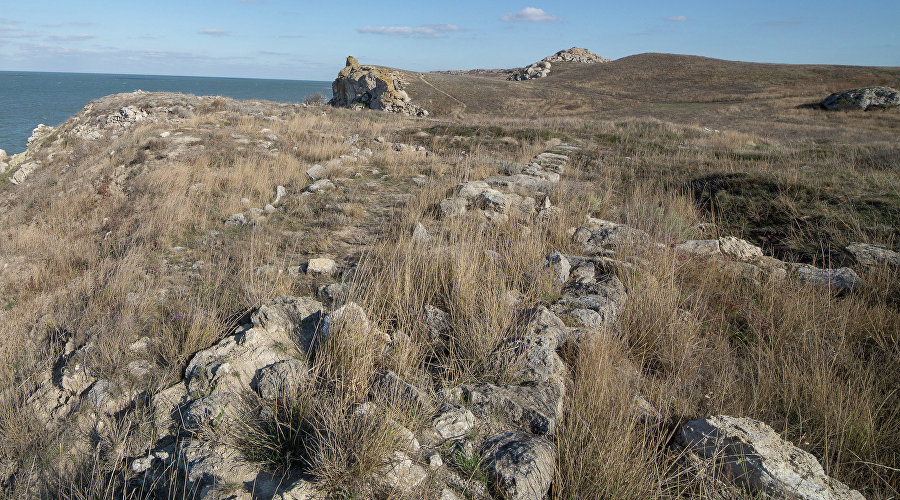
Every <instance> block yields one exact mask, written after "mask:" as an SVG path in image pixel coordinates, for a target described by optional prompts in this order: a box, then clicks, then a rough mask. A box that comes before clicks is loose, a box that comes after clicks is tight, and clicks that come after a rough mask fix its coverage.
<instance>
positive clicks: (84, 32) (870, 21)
mask: <svg viewBox="0 0 900 500" xmlns="http://www.w3.org/2000/svg"><path fill="white" fill-rule="evenodd" d="M898 18H900V0H881V1H868V0H860V1H857V2H854V3H852V4H849V3H847V2H846V1H845V0H842V1H836V0H820V1H806V0H758V1H754V2H747V1H742V2H732V1H727V0H726V1H721V0H719V1H684V2H678V1H662V0H653V1H641V0H631V1H621V0H616V1H605V0H593V1H590V0H581V1H574V0H554V1H537V0H524V1H490V0H481V1H476V0H456V1H453V0H450V1H446V0H445V1H439V2H435V1H426V0H420V1H415V2H407V1H382V2H373V1H357V0H342V1H340V2H338V3H335V2H333V1H321V0H320V1H316V2H307V1H292V0H177V1H170V0H118V1H116V0H106V1H100V0H28V1H22V0H0V71H60V72H84V73H128V74H152V75H190V76H225V77H248V78H284V79H294V80H297V79H299V80H331V79H333V78H334V77H335V75H336V74H337V72H338V71H339V70H340V69H341V68H342V67H343V65H344V60H345V58H346V56H347V55H353V56H356V57H357V58H358V59H359V60H360V62H362V63H363V64H378V65H385V66H392V67H397V68H403V69H408V70H414V71H430V70H441V69H473V68H510V67H519V66H524V65H527V64H530V63H532V62H535V61H538V60H540V59H542V58H544V57H545V56H548V55H550V54H553V53H554V52H556V51H558V50H561V49H566V48H569V47H572V46H579V47H584V48H587V49H589V50H591V51H593V52H596V53H598V54H600V55H601V56H604V57H609V58H612V59H617V58H620V57H625V56H628V55H633V54H640V53H644V52H667V53H676V54H693V55H702V56H707V57H715V58H721V59H730V60H740V61H754V62H777V63H809V64H856V65H873V66H900V50H898V49H900V28H898V27H897V19H898Z"/></svg>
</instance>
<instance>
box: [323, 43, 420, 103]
mask: <svg viewBox="0 0 900 500" xmlns="http://www.w3.org/2000/svg"><path fill="white" fill-rule="evenodd" d="M331 90H332V93H333V95H334V97H333V98H332V99H331V101H330V104H331V105H332V106H338V107H343V108H350V107H354V106H361V107H365V108H369V109H377V110H382V111H391V112H393V113H402V114H406V115H412V116H428V111H426V110H425V109H423V108H422V107H420V106H417V105H415V104H413V103H412V102H410V99H409V95H408V94H407V93H406V91H404V90H403V80H402V78H401V76H400V73H399V72H398V71H390V70H388V69H385V68H381V67H378V66H361V65H360V64H359V61H357V60H356V58H355V57H353V56H348V57H347V65H346V66H345V67H344V69H342V70H341V71H340V73H338V76H337V78H336V79H335V80H334V83H332V84H331Z"/></svg>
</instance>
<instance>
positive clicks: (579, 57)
mask: <svg viewBox="0 0 900 500" xmlns="http://www.w3.org/2000/svg"><path fill="white" fill-rule="evenodd" d="M543 60H544V61H547V62H551V63H556V62H576V63H583V64H592V63H605V62H610V61H611V60H612V59H607V58H605V57H600V56H599V55H597V54H594V53H593V52H591V51H590V50H587V49H582V48H581V47H572V48H571V49H566V50H560V51H559V52H557V53H556V54H553V55H552V56H547V57H545V58H544V59H543Z"/></svg>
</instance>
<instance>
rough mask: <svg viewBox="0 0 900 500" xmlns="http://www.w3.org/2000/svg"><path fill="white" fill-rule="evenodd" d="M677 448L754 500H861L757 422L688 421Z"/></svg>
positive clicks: (806, 455) (811, 458) (735, 419)
mask: <svg viewBox="0 0 900 500" xmlns="http://www.w3.org/2000/svg"><path fill="white" fill-rule="evenodd" d="M675 443H676V445H677V446H680V447H682V448H683V449H685V450H687V451H688V452H689V453H692V454H694V455H696V456H697V457H699V459H700V463H702V464H704V465H705V466H706V467H710V468H713V469H715V470H716V472H719V473H720V474H717V476H718V477H720V478H722V477H723V476H724V479H725V480H726V481H727V482H729V483H731V484H732V485H734V486H737V487H738V488H741V489H743V490H746V491H747V492H749V493H750V494H751V495H752V496H754V497H756V496H764V497H774V498H784V499H792V500H793V499H796V500H826V499H828V500H863V498H864V497H863V496H862V494H860V493H859V492H858V491H855V490H852V489H850V488H849V487H848V486H847V485H845V484H843V483H841V482H840V481H838V480H836V479H833V478H831V477H829V476H827V475H826V474H825V471H824V470H823V469H822V465H821V464H819V461H818V460H816V458H815V457H814V456H812V455H811V454H810V453H808V452H806V451H804V450H802V449H800V448H798V447H796V446H794V445H793V444H792V443H791V442H789V441H786V440H784V439H782V438H781V436H779V435H778V433H777V432H775V430H774V429H772V428H771V427H769V426H768V425H766V424H764V423H763V422H759V421H756V420H752V419H749V418H740V417H729V416H726V415H720V416H713V417H708V418H701V419H697V420H692V421H690V422H688V423H687V424H685V425H684V426H682V427H681V429H680V430H679V431H678V434H677V435H676V437H675Z"/></svg>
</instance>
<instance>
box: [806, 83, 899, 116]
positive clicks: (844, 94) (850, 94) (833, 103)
mask: <svg viewBox="0 0 900 500" xmlns="http://www.w3.org/2000/svg"><path fill="white" fill-rule="evenodd" d="M898 106H900V93H898V92H897V91H896V90H894V89H892V88H890V87H864V88H859V89H849V90H842V91H840V92H835V93H834V94H831V95H830V96H828V97H826V98H825V100H824V101H822V107H823V108H825V109H827V110H830V111H848V110H854V109H857V110H864V111H868V110H870V109H878V108H881V109H887V108H896V107H898Z"/></svg>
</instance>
